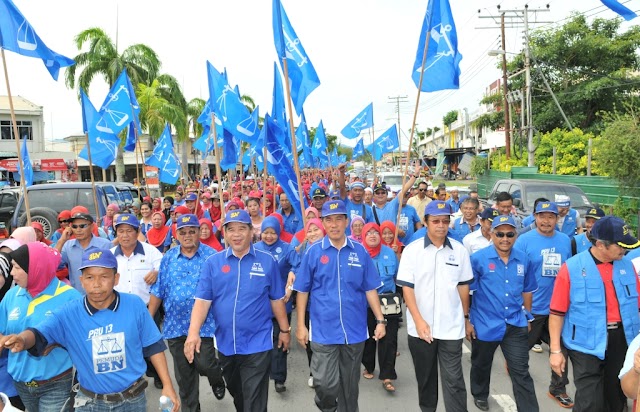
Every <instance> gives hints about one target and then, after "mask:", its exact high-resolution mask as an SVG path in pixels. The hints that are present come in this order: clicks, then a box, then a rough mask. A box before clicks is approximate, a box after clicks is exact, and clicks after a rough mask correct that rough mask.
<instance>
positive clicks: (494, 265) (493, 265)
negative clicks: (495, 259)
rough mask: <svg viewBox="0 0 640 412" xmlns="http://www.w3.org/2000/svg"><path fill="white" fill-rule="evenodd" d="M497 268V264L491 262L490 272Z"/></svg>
mask: <svg viewBox="0 0 640 412" xmlns="http://www.w3.org/2000/svg"><path fill="white" fill-rule="evenodd" d="M495 270H496V264H495V263H489V272H493V271H495Z"/></svg>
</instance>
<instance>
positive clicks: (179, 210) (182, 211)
mask: <svg viewBox="0 0 640 412" xmlns="http://www.w3.org/2000/svg"><path fill="white" fill-rule="evenodd" d="M176 213H180V214H181V215H188V214H189V213H191V211H190V210H189V208H188V207H186V206H183V205H181V206H178V207H176Z"/></svg>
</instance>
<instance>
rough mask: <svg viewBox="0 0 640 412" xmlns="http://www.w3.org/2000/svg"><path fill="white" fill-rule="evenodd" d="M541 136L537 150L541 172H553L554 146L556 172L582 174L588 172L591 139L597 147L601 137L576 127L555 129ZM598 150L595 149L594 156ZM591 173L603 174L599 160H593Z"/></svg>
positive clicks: (537, 163)
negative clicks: (569, 129)
mask: <svg viewBox="0 0 640 412" xmlns="http://www.w3.org/2000/svg"><path fill="white" fill-rule="evenodd" d="M539 137H540V144H539V145H538V148H537V150H536V159H535V160H536V166H538V170H539V172H540V173H552V172H553V148H554V147H555V148H556V174H559V175H580V176H585V175H586V174H587V155H588V148H589V139H593V146H594V147H596V145H597V144H598V141H599V139H598V138H596V137H594V136H593V135H592V134H591V133H584V132H583V131H582V130H580V129H578V128H575V129H573V130H571V131H567V130H561V129H554V130H553V131H551V132H549V133H544V134H542V135H541V136H539ZM596 152H597V150H593V156H592V157H593V158H595V157H596ZM591 173H592V174H593V175H598V174H601V171H600V168H599V165H598V162H597V161H592V162H591Z"/></svg>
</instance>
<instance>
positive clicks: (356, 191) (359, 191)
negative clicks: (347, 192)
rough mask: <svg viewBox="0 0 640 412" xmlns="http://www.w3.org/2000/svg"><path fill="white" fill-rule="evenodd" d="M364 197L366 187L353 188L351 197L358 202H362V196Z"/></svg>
mask: <svg viewBox="0 0 640 412" xmlns="http://www.w3.org/2000/svg"><path fill="white" fill-rule="evenodd" d="M363 197H364V189H363V188H361V187H354V188H353V189H351V199H352V200H353V201H354V202H356V203H360V202H362V198H363Z"/></svg>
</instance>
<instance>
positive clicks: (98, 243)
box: [60, 235, 111, 295]
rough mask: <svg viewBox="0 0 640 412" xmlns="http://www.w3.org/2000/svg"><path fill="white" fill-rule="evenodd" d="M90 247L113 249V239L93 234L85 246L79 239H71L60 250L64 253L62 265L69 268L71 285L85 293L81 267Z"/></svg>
mask: <svg viewBox="0 0 640 412" xmlns="http://www.w3.org/2000/svg"><path fill="white" fill-rule="evenodd" d="M90 249H99V250H104V249H111V241H109V240H108V239H104V238H101V237H97V236H93V235H91V241H89V245H88V246H87V247H86V248H83V247H82V246H80V243H78V240H77V239H70V240H67V242H66V243H65V244H64V245H63V246H62V251H61V252H60V254H61V255H62V260H61V262H60V265H61V266H66V267H67V268H69V281H70V282H71V286H73V287H74V288H75V289H76V290H77V291H78V292H80V293H82V294H83V295H84V294H85V291H84V288H83V287H82V284H81V283H80V275H81V274H82V273H81V271H80V269H79V268H80V264H81V263H82V255H83V254H84V252H86V251H87V250H90Z"/></svg>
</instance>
